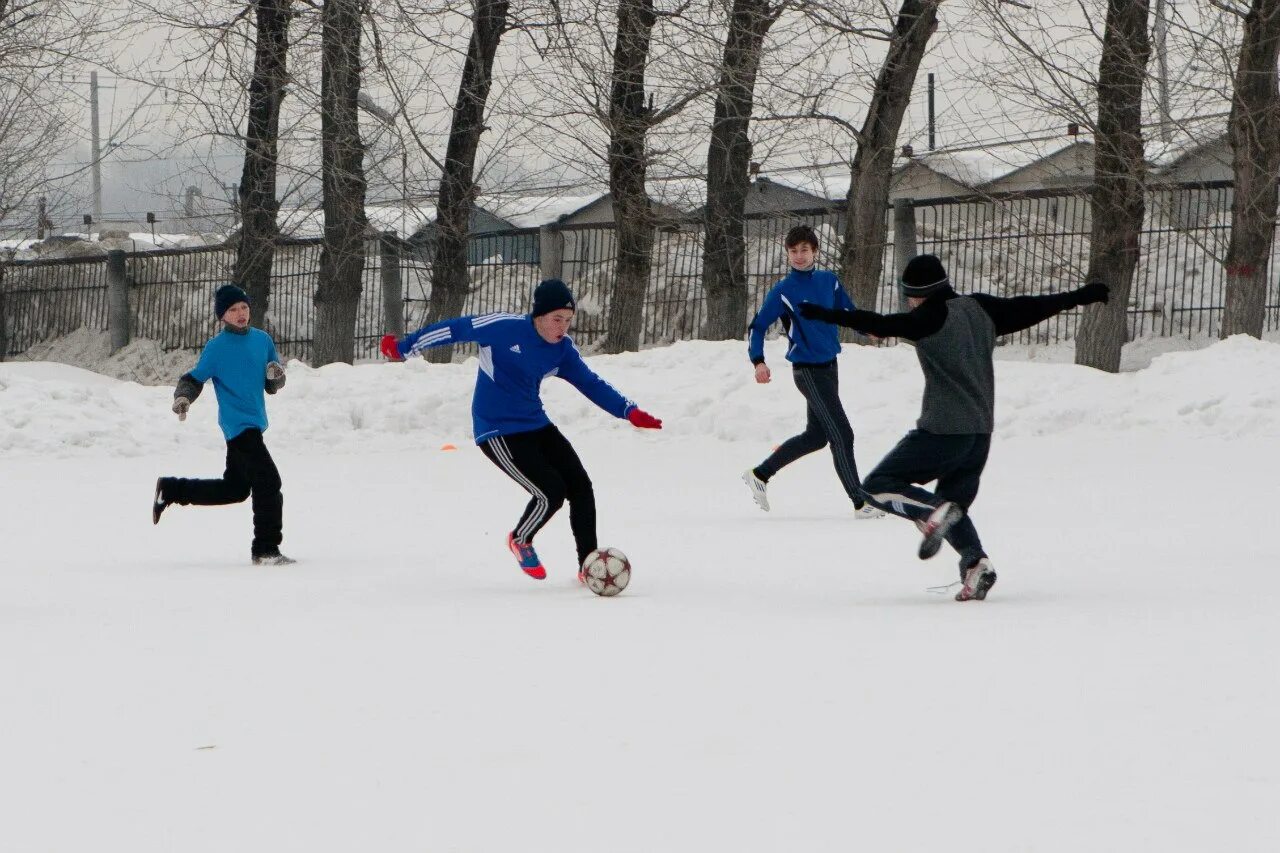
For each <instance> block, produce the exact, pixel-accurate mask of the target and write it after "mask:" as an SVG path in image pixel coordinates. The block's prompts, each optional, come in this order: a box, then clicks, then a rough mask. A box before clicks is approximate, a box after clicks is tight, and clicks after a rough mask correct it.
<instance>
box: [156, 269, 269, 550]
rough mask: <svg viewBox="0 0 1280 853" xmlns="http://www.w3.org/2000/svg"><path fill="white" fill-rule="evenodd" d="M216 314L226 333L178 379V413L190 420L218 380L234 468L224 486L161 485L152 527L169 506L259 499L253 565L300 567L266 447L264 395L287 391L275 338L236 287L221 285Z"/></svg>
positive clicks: (221, 419) (173, 481) (176, 480)
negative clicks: (290, 550) (289, 553)
mask: <svg viewBox="0 0 1280 853" xmlns="http://www.w3.org/2000/svg"><path fill="white" fill-rule="evenodd" d="M213 313H214V314H215V315H216V316H217V317H218V319H220V320H222V331H220V332H218V334H216V335H214V336H213V338H212V339H210V341H209V343H207V344H205V347H204V350H203V351H202V352H201V353H200V360H199V361H198V362H196V366H195V368H194V369H193V370H191V372H189V373H184V374H183V375H182V376H181V377H180V378H179V379H178V385H177V388H175V389H174V392H173V413H174V414H175V415H177V416H178V420H180V421H185V420H186V419H187V410H188V409H190V408H191V403H192V402H193V401H194V400H195V399H196V398H197V397H199V396H200V392H201V391H202V390H204V383H205V382H207V381H209V380H210V379H212V380H213V390H214V393H215V394H216V395H217V398H218V426H219V427H221V428H222V434H223V436H225V437H226V439H227V467H226V470H225V471H224V472H223V474H222V479H220V480H191V479H186V478H183V477H161V478H160V479H158V480H156V494H155V499H154V501H153V502H152V505H151V522H152V523H153V524H159V523H160V514H161V513H162V512H164V510H165V507H167V506H169V504H183V505H187V504H195V505H198V506H216V505H220V504H232V503H240V502H241V501H243V500H244V499H245V498H247V497H249V496H250V495H253V544H252V545H251V546H250V548H249V554H250V557H251V558H252V560H253V564H254V565H255V566H263V565H267V566H284V565H288V564H289V563H292V562H294V561H293V560H291V559H289V558H288V557H286V556H285V555H283V554H281V553H280V541H281V539H282V538H283V534H282V526H283V511H284V498H283V496H281V494H280V472H279V471H277V470H276V464H275V462H274V461H273V460H272V459H271V454H270V453H268V452H267V446H266V444H264V443H263V441H262V434H263V433H264V432H265V431H266V429H267V403H266V399H265V398H264V397H263V392H264V391H265V392H266V393H268V394H274V393H276V392H277V391H279V390H280V389H281V388H283V387H284V380H285V376H284V366H283V365H282V364H280V356H279V355H278V354H277V353H276V345H275V342H274V341H272V340H271V336H270V335H268V334H267V333H266V332H264V331H262V330H261V329H255V328H253V327H251V326H250V325H249V296H248V295H247V294H246V293H245V292H244V291H243V290H241V289H240V288H238V287H236V286H235V285H234V284H224V285H223V286H222V287H219V288H218V291H217V293H215V294H214V297H213Z"/></svg>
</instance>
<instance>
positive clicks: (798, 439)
mask: <svg viewBox="0 0 1280 853" xmlns="http://www.w3.org/2000/svg"><path fill="white" fill-rule="evenodd" d="M791 375H792V378H793V379H794V380H795V383H796V387H797V388H799V389H800V393H801V394H803V395H804V399H805V402H806V403H807V404H808V419H807V420H806V421H805V426H804V432H802V433H800V434H799V435H796V436H792V437H791V438H789V439H787V440H786V441H784V442H783V443H782V444H781V445H779V446H778V449H777V450H775V451H774V452H773V453H772V454H771V455H770V456H769V458H768V459H766V460H764V461H763V462H761V463H760V465H759V466H757V467H756V469H755V472H756V476H757V477H759V478H760V479H762V480H764V481H766V482H767V481H768V480H769V478H770V477H772V476H773V475H774V474H776V473H778V471H779V470H781V469H782V468H784V467H786V466H787V465H790V464H791V463H792V462H795V461H796V460H797V459H799V458H800V457H802V456H808V455H809V454H810V453H813V452H815V451H818V450H821V449H822V448H824V447H826V446H828V445H830V446H831V459H832V461H833V462H834V463H835V466H836V476H838V477H839V478H840V485H842V486H844V490H845V494H847V495H848V496H849V500H851V501H853V503H854V506H857V507H861V506H862V504H863V497H864V496H863V493H862V484H861V483H860V482H859V480H858V465H857V463H856V462H854V459H853V427H852V426H850V425H849V418H847V417H846V416H845V413H844V407H843V406H841V405H840V373H839V370H838V369H837V367H836V364H835V362H832V363H831V364H822V365H807V364H797V365H795V366H794V367H793V368H792V373H791Z"/></svg>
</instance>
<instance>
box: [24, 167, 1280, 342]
mask: <svg viewBox="0 0 1280 853" xmlns="http://www.w3.org/2000/svg"><path fill="white" fill-rule="evenodd" d="M1231 194H1232V189H1231V185H1230V183H1229V182H1216V183H1198V184H1182V185H1176V186H1174V185H1153V186H1151V187H1149V188H1148V193H1147V220H1146V222H1145V224H1144V228H1143V231H1142V235H1141V243H1140V247H1141V257H1140V261H1139V263H1138V266H1137V273H1136V277H1135V280H1134V283H1133V288H1132V294H1131V298H1130V303H1129V306H1128V316H1129V333H1130V335H1131V337H1141V336H1146V335H1159V336H1169V335H1186V336H1192V335H1199V334H1207V335H1213V334H1216V333H1217V331H1218V328H1219V324H1220V323H1221V319H1222V312H1223V294H1224V285H1225V273H1224V270H1223V260H1224V258H1225V255H1226V249H1227V243H1228V241H1229V239H1230V229H1231ZM911 207H912V209H913V216H914V220H915V232H916V233H915V243H914V245H912V246H910V247H909V248H910V249H912V250H918V251H927V252H933V253H935V254H938V255H940V256H941V257H943V259H944V261H945V262H946V263H947V266H948V269H949V272H950V273H951V278H952V280H953V281H955V282H956V283H957V285H958V287H959V288H960V289H961V290H962V291H968V292H983V293H994V294H998V295H1006V296H1012V295H1018V294H1021V293H1042V292H1055V291H1059V290H1064V289H1069V288H1072V287H1076V286H1078V285H1079V284H1080V283H1081V282H1082V281H1083V280H1084V275H1085V269H1086V267H1087V264H1088V256H1089V241H1090V230H1091V224H1092V223H1091V211H1090V205H1089V198H1088V190H1087V188H1086V189H1083V190H1077V191H1075V192H1070V193H1068V192H1063V191H1044V190H1041V191H1032V192H1017V193H1005V194H1000V195H993V196H979V195H970V196H954V197H948V198H935V199H922V200H913V201H911ZM890 214H891V212H890ZM889 221H890V223H891V224H892V221H893V220H892V216H891V215H889ZM798 222H804V223H807V224H809V225H811V226H812V227H813V228H814V229H815V230H816V231H817V232H818V234H819V235H820V237H821V239H822V244H823V245H822V252H821V254H820V257H819V262H820V263H821V264H823V265H824V266H827V267H832V268H834V267H836V266H838V257H839V254H838V253H839V246H840V244H841V239H842V236H843V232H844V226H845V214H844V212H843V210H842V209H841V205H833V206H832V207H830V208H813V209H809V210H800V211H788V212H786V213H782V214H771V215H768V214H761V215H751V216H748V217H747V221H746V237H747V253H746V257H747V286H748V290H749V294H748V301H749V304H753V305H757V304H759V302H760V300H761V299H762V298H763V295H764V293H765V291H766V290H767V289H768V287H769V286H770V285H771V284H772V283H773V282H774V281H775V280H776V279H777V278H778V277H779V274H780V273H781V272H782V271H784V270H785V269H786V254H785V251H784V249H783V246H782V236H783V234H785V232H786V230H787V229H788V228H790V227H791V226H792V225H795V224H796V223H798ZM896 236H898V235H894V234H893V233H892V231H891V232H890V235H889V239H888V240H887V241H886V244H885V246H883V247H882V251H883V256H882V257H883V261H884V263H883V270H884V272H883V275H882V280H881V288H880V291H879V298H878V299H877V305H876V306H875V307H876V308H877V310H881V311H888V310H895V308H896V306H897V293H896V289H895V287H894V284H893V281H894V277H895V273H894V268H893V258H894V243H893V241H894V239H895V237H896ZM386 239H387V238H383V237H373V238H371V239H370V240H369V244H368V250H367V252H366V262H365V266H364V278H363V290H362V296H361V299H360V304H359V308H358V312H357V318H356V332H355V337H356V355H357V357H360V358H373V357H376V356H377V345H378V338H379V336H380V335H381V334H382V333H383V331H384V330H385V329H386V328H387V318H386V317H385V316H384V300H383V290H382V288H383V281H384V277H383V270H382V265H383V264H384V263H393V264H396V265H397V266H398V279H397V278H395V277H393V278H391V279H390V280H391V281H396V280H398V281H399V286H400V290H401V302H402V306H401V308H402V310H403V315H404V323H405V326H406V327H407V328H409V329H413V328H417V327H418V326H420V325H421V324H422V323H423V321H424V318H425V316H426V311H427V307H428V305H429V304H430V299H431V247H430V246H429V245H422V244H411V243H404V242H401V241H398V240H396V241H393V242H394V243H395V251H393V252H390V253H388V252H387V251H385V245H386ZM702 241H703V233H702V227H701V222H700V221H698V220H694V219H690V220H686V221H680V222H675V223H670V224H667V225H664V226H663V227H661V228H659V229H658V230H657V231H656V233H655V240H654V247H653V256H652V262H653V265H652V273H651V278H650V282H649V288H648V292H647V294H646V300H645V305H644V317H643V324H642V327H641V328H642V332H641V345H642V346H650V345H657V344H663V343H669V342H672V341H676V340H686V339H692V338H697V337H699V336H701V334H702V330H703V328H704V325H705V323H706V319H707V318H706V298H705V295H704V294H703V292H702V282H701V277H702ZM78 248H79V249H80V250H82V251H94V252H96V254H94V255H92V256H86V257H78V258H60V259H36V260H8V261H4V262H0V340H2V341H3V352H4V353H5V354H7V355H16V354H19V353H22V352H24V351H25V350H27V349H28V348H29V347H31V346H33V345H35V344H37V343H41V342H44V341H47V340H50V339H53V338H56V337H60V336H62V335H65V334H68V333H70V332H72V331H75V330H76V329H77V328H80V327H87V328H89V329H93V330H105V329H106V328H107V325H108V298H107V296H108V288H109V285H110V282H109V281H108V274H107V263H106V255H105V252H102V251H101V250H100V249H98V248H97V246H96V244H78ZM321 248H322V243H321V241H320V240H318V239H285V240H281V241H280V243H279V244H278V246H277V249H276V253H275V260H274V264H273V267H272V274H271V285H272V289H271V304H270V309H269V312H268V321H267V322H268V328H269V329H270V330H271V331H272V333H273V335H274V336H275V338H276V341H277V345H278V347H279V349H280V351H281V352H282V353H284V354H286V355H287V356H290V357H294V358H300V359H303V360H309V357H310V355H311V346H312V325H313V318H314V304H313V295H314V293H315V290H316V284H317V279H318V271H319V267H320V251H321ZM1277 251H1280V246H1274V247H1273V255H1272V258H1271V260H1270V262H1269V264H1268V271H1267V272H1268V279H1267V280H1268V291H1267V300H1266V323H1265V325H1266V328H1267V329H1268V330H1272V329H1276V328H1278V327H1280V286H1278V283H1277V269H1278V268H1277V265H1276V263H1275V253H1276V252H1277ZM124 257H125V269H126V278H127V286H128V297H129V313H130V323H131V331H132V334H133V335H134V336H135V337H145V338H149V339H152V340H155V341H157V342H159V343H160V345H161V346H162V347H164V348H165V349H187V350H194V349H198V348H199V347H200V346H202V345H203V344H204V342H205V341H207V340H208V338H209V337H210V335H211V334H213V333H214V332H215V331H216V329H217V322H216V320H215V318H214V317H213V316H212V312H211V310H210V303H211V294H212V292H213V290H214V289H215V288H216V286H217V285H219V284H221V283H222V282H225V281H227V280H228V279H229V278H230V276H231V271H232V268H233V265H234V263H235V251H234V248H232V247H230V246H210V247H202V248H192V249H162V250H156V251H149V252H136V251H135V252H125V253H124ZM467 257H468V262H469V263H468V273H469V277H470V292H469V293H468V295H467V298H466V301H465V303H464V308H463V310H464V312H465V313H472V314H478V313H486V312H490V311H513V312H522V311H525V310H527V307H528V300H529V295H530V293H531V291H532V289H533V286H534V285H535V284H536V283H537V282H538V280H539V279H541V278H543V277H546V276H549V275H555V276H558V277H561V278H564V279H565V280H566V281H568V282H569V283H570V284H571V286H573V288H574V290H575V293H576V294H577V296H578V316H577V317H576V318H575V324H574V326H575V328H574V338H575V340H577V341H578V342H579V344H580V345H582V346H583V347H586V348H590V347H592V346H593V345H595V344H597V343H598V342H599V341H600V339H601V337H602V336H603V334H604V332H605V329H606V326H607V319H608V312H609V305H610V300H611V293H612V287H613V280H614V271H615V268H616V262H617V243H616V237H615V232H614V228H613V226H612V224H593V225H563V226H557V227H551V228H544V229H536V228H525V229H513V230H509V231H500V232H495V233H487V234H477V235H473V236H472V238H471V240H470V242H469V246H468V253H467ZM746 320H747V318H745V317H744V318H743V325H744V327H745V324H746ZM1078 325H1079V311H1078V310H1076V311H1069V312H1066V313H1064V314H1061V315H1059V316H1058V317H1056V318H1054V319H1053V320H1052V321H1050V322H1047V323H1044V324H1041V325H1040V326H1037V327H1035V328H1033V329H1029V330H1027V331H1025V332H1022V333H1020V334H1019V335H1018V336H1016V338H1015V340H1018V341H1021V342H1056V341H1066V340H1070V339H1072V338H1073V337H1074V336H1075V334H1076V331H1077V329H1078ZM463 352H466V350H465V349H464V350H463Z"/></svg>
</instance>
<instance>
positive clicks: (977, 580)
mask: <svg viewBox="0 0 1280 853" xmlns="http://www.w3.org/2000/svg"><path fill="white" fill-rule="evenodd" d="M995 585H996V569H995V566H993V565H991V561H990V560H988V559H987V558H986V557H983V558H982V559H981V560H979V561H978V562H976V563H974V564H973V565H972V566H970V567H969V568H968V569H965V571H964V586H962V587H961V588H960V591H959V592H957V593H956V601H982V600H983V599H984V598H986V597H987V593H988V592H990V591H991V587H993V586H995Z"/></svg>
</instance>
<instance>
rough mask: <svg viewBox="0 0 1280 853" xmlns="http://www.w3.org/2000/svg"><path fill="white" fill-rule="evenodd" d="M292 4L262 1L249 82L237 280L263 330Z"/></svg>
mask: <svg viewBox="0 0 1280 853" xmlns="http://www.w3.org/2000/svg"><path fill="white" fill-rule="evenodd" d="M290 2H291V0H257V3H256V4H255V5H256V6H257V27H258V41H257V45H256V47H255V50H254V57H253V78H252V79H251V80H250V81H249V112H248V119H247V122H246V127H245V133H244V170H243V171H242V172H241V176H240V244H239V246H238V247H237V250H236V264H235V269H234V270H233V271H232V273H231V280H232V281H234V282H235V283H236V284H238V285H240V287H242V288H244V290H245V292H247V293H248V294H249V304H250V305H252V306H253V311H252V312H251V313H252V316H253V324H254V325H255V326H259V327H262V326H264V325H265V324H266V321H267V311H268V310H269V309H270V307H271V261H272V258H273V257H274V255H275V247H276V239H277V238H278V237H279V236H280V230H279V227H278V226H277V224H276V214H277V212H278V211H279V208H280V202H279V200H278V199H277V198H276V163H277V157H278V154H279V138H280V102H281V101H282V100H283V99H284V87H285V84H286V83H287V82H288V74H287V70H286V65H287V62H288V54H289V19H290V17H291V16H292V14H293V12H292V9H291V8H290Z"/></svg>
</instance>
